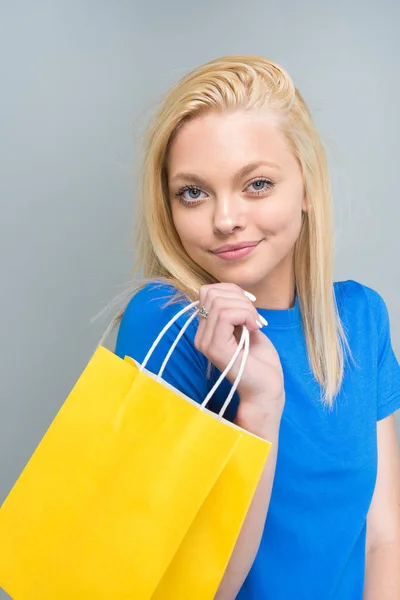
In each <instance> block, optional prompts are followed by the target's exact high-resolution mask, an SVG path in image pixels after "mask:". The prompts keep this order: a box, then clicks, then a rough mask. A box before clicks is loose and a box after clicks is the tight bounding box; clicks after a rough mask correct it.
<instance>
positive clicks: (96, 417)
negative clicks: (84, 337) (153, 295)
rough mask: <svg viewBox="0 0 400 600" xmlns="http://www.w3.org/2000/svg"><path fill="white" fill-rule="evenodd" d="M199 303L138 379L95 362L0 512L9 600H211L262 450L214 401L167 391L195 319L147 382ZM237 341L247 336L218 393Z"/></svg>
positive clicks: (0, 577)
mask: <svg viewBox="0 0 400 600" xmlns="http://www.w3.org/2000/svg"><path fill="white" fill-rule="evenodd" d="M197 304H198V303H193V304H191V305H190V306H187V307H186V308H185V309H183V310H182V311H180V313H178V314H177V315H176V316H175V317H174V319H172V320H171V321H170V323H168V324H167V326H166V327H165V328H164V329H163V331H162V332H161V333H160V335H159V336H158V338H157V340H156V341H155V343H154V344H153V346H152V348H151V349H150V351H149V353H148V355H147V356H146V358H145V360H144V362H143V364H142V365H140V366H138V365H137V364H136V363H135V361H133V360H132V359H130V358H129V357H125V360H121V359H120V358H119V357H117V356H116V355H115V354H113V353H112V352H109V351H108V350H106V349H105V348H103V347H102V346H100V347H99V348H98V349H97V350H96V352H95V353H94V355H93V357H92V359H91V360H90V362H89V364H88V365H87V367H86V369H85V370H84V372H83V373H82V375H81V377H80V378H79V380H78V382H77V383H76V385H75V386H74V388H73V390H72V391H71V393H70V395H69V396H68V398H67V400H66V401H65V403H64V405H63V406H62V408H61V409H60V411H59V413H58V415H57V416H56V418H55V419H54V421H53V423H52V424H51V426H50V427H49V429H48V431H47V432H46V434H45V435H44V437H43V439H42V441H41V442H40V444H39V446H38V447H37V449H36V450H35V452H34V454H33V456H32V457H31V459H30V460H29V462H28V464H27V465H26V467H25V469H24V470H23V472H22V474H21V475H20V477H19V479H18V480H17V482H16V484H15V485H14V487H13V489H12V490H11V492H10V494H9V496H8V497H7V499H6V500H5V502H4V504H3V506H2V507H1V509H0V540H1V544H0V586H2V587H3V588H4V589H5V590H6V591H7V592H8V593H9V594H10V595H11V596H12V597H13V598H14V600H36V599H37V600H39V599H40V600H50V599H51V600H64V599H67V598H68V600H70V599H71V598H74V600H91V599H95V598H96V600H97V599H99V600H101V599H104V600H105V599H107V600H108V599H109V598H116V599H120V600H124V599H128V598H129V599H131V598H135V599H137V600H149V599H150V598H160V599H161V598H163V599H164V600H165V599H167V598H171V599H172V598H174V600H178V599H179V598H182V600H183V599H184V598H188V597H190V598H193V599H195V598H202V600H206V599H207V598H210V599H211V598H212V597H213V595H214V593H215V591H216V589H217V587H218V585H219V582H220V580H221V578H222V576H223V572H224V570H225V568H226V565H227V562H228V561H229V557H230V555H231V553H232V550H233V546H234V544H235V541H236V539H237V536H238V534H239V531H240V528H241V525H242V522H243V519H244V517H245V514H246V511H247V509H248V506H249V503H250V501H251V498H252V495H253V494H254V491H255V487H256V485H257V482H258V479H259V477H260V475H261V472H262V469H263V467H264V464H265V461H266V458H267V455H268V451H269V448H270V444H269V443H268V442H266V441H265V440H261V439H259V438H257V437H255V436H252V435H251V434H249V433H247V432H245V431H244V430H241V429H240V428H238V427H236V426H234V425H232V424H231V423H228V422H226V421H224V420H223V418H222V415H223V411H221V414H220V415H219V416H216V415H214V414H213V413H210V412H209V411H208V410H207V409H206V403H207V402H208V399H209V397H211V395H212V393H213V391H214V390H211V392H210V394H209V395H208V397H207V398H206V399H205V401H204V403H203V404H202V405H201V406H199V405H198V404H197V403H195V402H194V401H192V400H191V399H190V398H187V397H186V396H184V395H183V394H181V393H180V392H179V391H178V390H176V389H174V388H173V387H172V386H170V385H169V384H168V383H167V382H165V381H163V380H162V372H163V369H164V368H165V365H166V363H167V361H168V358H169V356H170V355H171V353H172V352H173V350H174V347H175V345H176V343H178V341H179V338H180V337H181V335H182V334H183V332H184V330H185V329H186V327H187V326H188V325H189V323H190V322H191V320H193V318H195V316H196V314H197V312H198V311H196V312H195V313H194V314H193V315H192V317H190V318H189V320H188V322H187V323H186V324H185V326H184V328H182V330H181V332H180V334H179V336H178V338H177V340H176V341H175V343H174V344H173V346H172V348H171V349H170V351H169V353H168V355H167V357H166V359H165V361H164V363H163V365H162V367H161V369H160V372H159V373H158V375H157V376H155V375H153V374H152V373H149V372H148V371H147V370H146V369H145V365H146V363H147V361H148V360H149V358H150V356H151V353H152V351H153V350H154V348H155V346H156V345H157V343H158V342H159V340H160V339H161V337H162V335H163V334H164V333H165V331H166V330H167V329H168V327H170V326H171V325H172V323H173V322H174V321H175V320H176V319H177V318H178V317H179V316H180V315H181V314H183V313H184V312H186V311H187V310H189V309H190V308H192V307H193V306H195V305H197ZM246 334H247V337H246ZM246 342H247V347H246V351H247V352H248V332H247V330H246V329H245V328H244V329H243V336H242V340H241V344H239V347H238V350H237V352H236V353H235V356H234V357H233V358H232V361H231V362H230V364H229V365H228V367H227V369H226V370H225V371H224V373H223V374H222V375H221V378H220V381H221V380H222V377H224V376H225V374H226V373H227V372H228V370H229V369H230V368H231V366H232V364H233V362H234V360H236V357H237V355H238V354H239V352H240V350H241V347H242V346H243V344H246ZM246 351H245V356H246ZM244 362H245V360H243V362H242V368H241V372H242V371H243V368H244ZM240 375H241V373H239V376H240ZM239 376H238V378H237V381H236V382H235V385H234V386H233V387H232V390H231V393H230V396H229V397H228V399H227V402H226V403H225V406H224V407H223V410H224V409H225V408H226V406H227V404H228V403H229V401H230V398H231V397H232V395H233V392H234V390H235V387H236V386H237V383H238V379H239ZM218 383H219V382H217V384H218ZM214 387H215V386H214ZM247 467H248V468H247ZM210 548H211V550H212V552H211V555H210V554H209V551H210ZM210 559H211V560H210ZM193 560H196V561H197V568H200V569H202V570H203V573H202V576H201V577H200V578H199V574H198V573H197V572H196V573H194V571H196V569H193V566H194V565H193V563H192V561H193ZM182 569H183V571H182ZM191 573H193V577H191ZM199 579H200V580H201V581H200V583H202V591H204V594H201V593H200V595H199V594H198V590H197V587H198V580H199Z"/></svg>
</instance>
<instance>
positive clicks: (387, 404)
mask: <svg viewBox="0 0 400 600" xmlns="http://www.w3.org/2000/svg"><path fill="white" fill-rule="evenodd" d="M366 291H367V295H368V297H369V302H370V306H371V309H372V312H373V315H374V316H375V319H376V325H377V334H378V357H377V360H378V385H377V389H378V399H377V420H378V421H380V420H381V419H384V418H385V417H387V416H389V415H391V414H392V413H393V412H395V411H396V410H397V409H399V408H400V366H399V363H398V361H397V358H396V355H395V353H394V351H393V348H392V342H391V336H390V321H389V313H388V309H387V306H386V304H385V301H384V300H383V298H382V297H381V296H380V295H379V294H378V292H376V291H375V290H372V289H371V288H366Z"/></svg>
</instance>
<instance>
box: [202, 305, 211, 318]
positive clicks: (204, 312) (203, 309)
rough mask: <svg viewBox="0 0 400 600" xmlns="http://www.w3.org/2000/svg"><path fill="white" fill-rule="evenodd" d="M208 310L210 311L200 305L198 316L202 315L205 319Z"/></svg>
mask: <svg viewBox="0 0 400 600" xmlns="http://www.w3.org/2000/svg"><path fill="white" fill-rule="evenodd" d="M209 312H210V311H208V310H206V307H205V306H202V307H201V309H200V310H199V317H203V319H207V317H208V314H209Z"/></svg>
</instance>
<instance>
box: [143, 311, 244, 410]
mask: <svg viewBox="0 0 400 600" xmlns="http://www.w3.org/2000/svg"><path fill="white" fill-rule="evenodd" d="M198 304H199V300H197V301H196V302H192V303H191V304H189V305H188V306H186V307H185V308H183V309H182V310H180V311H179V312H178V313H177V314H176V315H175V316H174V317H172V319H171V320H170V321H169V322H168V323H167V324H166V325H165V327H163V329H162V330H161V331H160V333H159V334H158V336H157V338H156V339H155V341H154V343H153V344H152V346H151V348H150V350H149V351H148V352H147V354H146V356H145V358H144V360H143V362H142V364H141V366H140V369H139V370H140V371H141V372H142V371H143V369H144V368H145V366H146V364H147V362H148V361H149V359H150V357H151V355H152V354H153V352H154V350H155V349H156V347H157V346H158V344H159V342H160V340H161V339H162V337H163V336H164V335H165V333H166V332H167V331H168V329H169V328H170V327H171V326H172V325H173V324H174V323H175V321H177V319H179V317H180V316H182V315H183V314H185V313H186V312H187V311H188V310H190V309H191V308H193V307H195V306H198ZM198 313H199V310H198V309H197V310H196V311H195V312H194V313H193V315H191V316H190V317H189V318H188V320H187V321H186V323H185V324H184V326H183V327H182V329H181V330H180V331H179V334H178V335H177V337H176V339H175V341H174V343H173V344H172V346H171V348H170V349H169V350H168V353H167V355H166V357H165V359H164V362H163V363H162V365H161V368H160V370H159V372H158V375H157V380H156V381H157V382H158V383H160V381H161V378H162V374H163V372H164V369H165V367H166V365H167V363H168V360H169V359H170V357H171V354H172V353H173V351H174V350H175V348H176V345H177V343H178V342H179V340H180V339H181V337H182V336H183V334H184V333H185V331H186V329H187V328H188V327H189V325H190V323H191V322H192V321H193V320H194V319H195V318H196V316H197V315H198ZM243 347H244V353H243V357H242V362H241V364H240V368H239V372H238V374H237V376H236V379H235V381H234V383H233V385H232V389H231V391H230V392H229V395H228V397H227V399H226V400H225V402H224V404H223V406H222V408H221V410H220V412H219V413H218V416H219V417H220V418H221V419H222V417H223V416H224V414H225V411H226V409H227V408H228V406H229V404H230V402H231V400H232V397H233V394H234V393H235V391H236V388H237V387H238V385H239V382H240V379H241V378H242V375H243V371H244V368H245V366H246V362H247V358H248V355H249V350H250V336H249V330H248V329H247V327H245V326H244V325H243V329H242V335H241V338H240V341H239V344H238V347H237V348H236V350H235V353H234V355H233V356H232V358H231V360H230V361H229V363H228V365H227V367H226V368H225V370H224V371H223V372H222V373H221V375H220V377H219V378H218V380H217V381H216V382H215V384H214V386H213V387H212V389H211V390H210V391H209V393H208V394H207V396H206V398H205V399H204V401H203V402H202V403H201V405H200V408H201V409H203V408H206V407H207V404H208V402H209V401H210V399H211V397H212V396H213V394H214V392H215V391H216V390H217V388H218V387H219V386H220V384H221V382H222V380H223V379H224V378H225V376H226V374H227V373H228V372H229V371H230V369H231V367H232V365H233V364H234V362H235V360H236V359H237V357H238V355H239V353H240V351H241V350H242V348H243Z"/></svg>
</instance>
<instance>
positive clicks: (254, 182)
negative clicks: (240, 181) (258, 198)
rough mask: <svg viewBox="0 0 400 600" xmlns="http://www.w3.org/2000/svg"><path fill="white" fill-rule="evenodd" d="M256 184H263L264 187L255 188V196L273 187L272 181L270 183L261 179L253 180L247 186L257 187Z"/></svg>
mask: <svg viewBox="0 0 400 600" xmlns="http://www.w3.org/2000/svg"><path fill="white" fill-rule="evenodd" d="M258 184H264V187H256V188H255V192H256V194H262V193H263V192H266V191H267V190H269V189H270V188H271V187H272V186H273V183H272V181H270V180H269V179H263V178H261V179H255V180H254V181H252V182H251V183H249V185H257V186H258Z"/></svg>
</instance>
